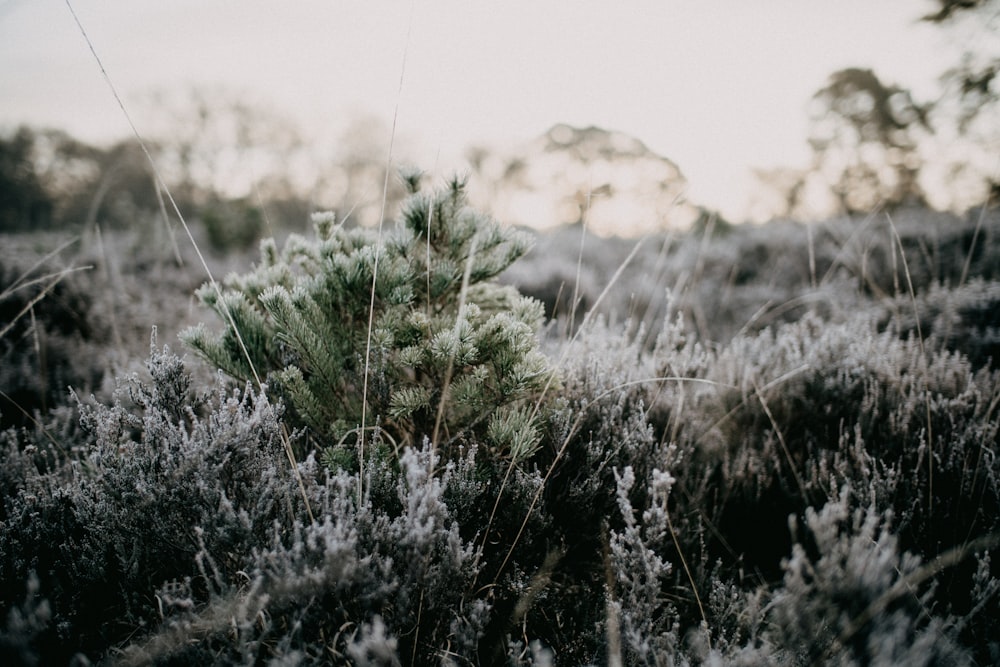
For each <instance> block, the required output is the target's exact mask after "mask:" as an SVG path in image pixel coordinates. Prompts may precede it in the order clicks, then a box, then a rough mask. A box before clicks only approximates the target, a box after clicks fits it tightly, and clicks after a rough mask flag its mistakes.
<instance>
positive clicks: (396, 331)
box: [184, 175, 550, 461]
mask: <svg viewBox="0 0 1000 667" xmlns="http://www.w3.org/2000/svg"><path fill="white" fill-rule="evenodd" d="M407 184H408V185H409V187H410V190H411V195H410V197H409V199H407V201H406V202H405V203H404V205H403V212H402V214H401V221H400V224H399V225H398V226H397V227H396V228H395V229H393V230H392V231H391V232H390V233H387V234H386V236H385V238H384V239H381V240H380V239H379V236H378V234H377V233H376V231H375V230H371V229H364V228H353V229H348V228H346V227H344V226H343V225H337V224H334V221H333V218H332V216H330V215H320V216H318V217H317V218H316V225H315V233H316V235H315V238H314V239H311V240H307V239H304V238H302V237H298V236H293V237H292V238H290V239H289V241H288V242H287V243H286V245H285V248H284V250H283V252H281V253H279V252H278V251H277V248H276V247H275V246H274V243H273V241H266V242H265V243H264V244H263V246H262V259H261V262H260V264H259V265H258V266H257V267H256V268H255V269H254V270H252V271H251V272H249V273H247V274H244V275H231V276H229V277H228V278H227V280H226V283H225V289H224V290H223V291H222V292H221V295H220V294H219V293H217V292H216V290H215V288H214V287H213V286H205V287H203V288H202V289H201V290H200V291H199V296H200V298H201V300H202V301H203V302H205V303H206V304H208V305H209V306H211V307H212V308H213V309H214V310H215V311H216V312H217V313H218V314H219V315H220V317H221V318H222V320H223V322H225V323H226V324H227V328H226V329H224V330H223V331H222V332H221V333H215V334H213V333H209V332H208V330H207V329H205V328H204V327H197V328H194V329H191V330H189V331H187V332H186V333H185V334H184V339H185V340H186V341H187V343H188V344H190V345H191V346H193V347H194V348H195V349H196V350H198V351H199V352H200V353H201V354H202V355H203V356H204V357H205V358H206V359H207V360H208V361H210V362H211V363H212V364H214V365H216V366H218V367H219V368H222V369H223V370H225V371H226V372H227V373H228V374H230V375H231V376H233V377H235V378H238V379H240V380H241V381H251V380H254V379H255V377H256V375H255V374H259V376H260V377H261V378H266V379H267V380H268V381H269V382H271V383H273V384H275V385H276V386H277V387H280V388H281V390H282V392H283V394H284V395H285V396H287V397H288V399H289V400H290V402H291V405H292V406H293V407H294V411H295V414H296V415H297V416H298V418H299V419H301V421H302V422H303V423H304V424H306V425H308V426H309V427H310V428H311V429H312V432H313V433H315V434H316V435H317V436H318V437H320V438H321V442H322V443H323V445H324V446H325V447H334V446H335V445H337V444H338V443H340V444H341V445H343V444H351V445H352V446H353V443H355V442H358V441H359V438H358V437H357V430H358V429H359V427H361V426H363V425H364V426H366V428H367V427H373V426H375V425H376V424H378V426H379V428H380V429H381V431H382V433H383V434H384V436H385V437H386V438H387V439H388V440H389V441H390V443H391V444H393V445H394V446H395V449H396V450H397V452H398V451H401V449H402V447H403V446H405V445H408V444H419V443H420V442H421V440H422V439H423V438H424V437H431V438H435V439H436V440H437V442H435V444H436V445H449V444H450V443H457V442H459V441H460V440H462V439H466V440H468V439H479V438H482V439H484V440H485V442H487V443H488V444H489V445H490V447H491V448H493V449H494V450H495V451H496V452H497V453H498V454H499V455H502V456H508V457H513V458H515V459H523V458H526V457H527V456H529V455H530V454H532V453H533V452H534V450H535V448H536V446H537V444H538V439H539V434H538V431H537V425H536V424H535V423H534V421H533V420H532V419H531V418H530V414H531V406H530V405H529V404H528V401H529V399H531V398H533V397H535V396H536V395H537V394H538V393H539V392H540V391H541V389H542V388H543V387H545V386H546V385H547V384H549V378H550V371H549V368H548V364H547V361H546V359H545V358H544V357H543V356H542V355H541V353H540V352H538V350H537V349H536V348H537V340H536V338H535V334H536V331H537V328H538V327H539V325H540V323H541V318H542V308H541V304H540V303H538V302H537V301H534V300H532V299H529V298H526V297H522V296H520V295H519V294H518V293H517V291H516V290H515V289H513V288H510V287H503V286H500V285H499V284H497V283H495V282H494V281H493V280H492V279H493V278H494V277H495V276H496V275H497V274H499V273H500V272H501V271H503V270H504V269H505V268H506V267H507V266H508V265H509V264H510V263H511V262H513V261H514V260H515V259H517V258H518V257H520V256H521V255H522V254H523V253H524V252H525V251H526V250H527V248H528V243H529V242H528V238H527V237H526V236H525V235H524V234H523V233H519V232H515V231H512V230H510V229H507V228H504V227H501V226H500V225H498V224H497V223H496V222H494V221H492V220H490V219H489V218H487V217H486V216H484V215H481V214H479V213H476V212H474V211H473V210H471V209H470V208H468V207H467V206H466V203H465V185H464V183H463V182H461V181H458V180H454V181H452V182H451V183H450V184H449V185H448V187H446V188H444V189H442V190H439V191H437V192H434V193H432V194H423V193H420V192H418V188H419V175H412V176H410V177H409V178H408V180H407ZM376 268H377V271H376ZM373 275H377V278H376V279H375V281H374V287H373V280H372V278H373ZM373 290H374V293H372V292H373ZM372 307H373V310H372ZM230 318H232V319H230ZM234 327H235V328H234ZM237 333H238V336H237ZM251 362H252V363H251ZM365 437H368V435H367V434H365ZM349 451H350V450H348V452H349ZM333 455H334V456H338V455H337V453H336V452H334V453H333ZM344 459H345V456H344V455H339V458H338V459H337V460H341V461H343V460H344Z"/></svg>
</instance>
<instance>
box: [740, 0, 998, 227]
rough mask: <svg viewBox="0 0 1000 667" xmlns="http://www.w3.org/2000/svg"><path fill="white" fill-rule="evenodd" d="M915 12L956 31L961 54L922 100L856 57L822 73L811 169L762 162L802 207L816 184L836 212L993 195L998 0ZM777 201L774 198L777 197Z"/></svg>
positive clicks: (790, 209) (787, 207)
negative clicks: (792, 172) (846, 65)
mask: <svg viewBox="0 0 1000 667" xmlns="http://www.w3.org/2000/svg"><path fill="white" fill-rule="evenodd" d="M934 6H935V10H934V11H933V12H931V13H929V14H927V15H925V16H923V17H922V19H921V20H923V21H926V22H928V23H932V24H935V25H939V26H941V27H942V28H943V29H947V30H949V31H951V32H952V33H953V34H954V36H955V37H956V39H960V40H961V42H960V43H961V44H962V49H963V53H962V55H961V58H960V62H959V63H958V64H957V65H955V66H954V67H952V68H950V69H948V70H947V71H945V72H943V73H942V74H941V76H940V83H941V90H940V92H939V94H938V95H937V96H935V97H934V98H933V99H928V100H921V99H918V97H917V96H916V95H915V94H914V93H913V92H911V91H910V90H909V89H908V88H906V87H904V86H902V85H899V84H896V83H889V82H887V81H885V80H884V79H882V78H881V77H880V76H879V75H878V74H876V72H874V71H873V70H871V69H867V68H863V67H853V68H847V69H842V70H839V71H837V72H834V73H833V74H831V75H830V77H829V79H828V80H827V82H826V85H824V86H823V87H822V88H821V89H819V90H818V91H817V92H816V93H815V95H814V96H813V105H812V108H811V130H810V136H809V143H810V145H811V147H812V150H813V162H812V165H811V167H810V168H809V169H807V170H802V171H798V172H797V173H796V175H795V177H794V178H789V175H790V174H789V171H788V170H774V171H762V172H759V174H758V176H759V178H760V180H761V181H763V182H764V183H765V184H767V185H769V186H770V187H771V188H772V189H774V190H775V191H778V192H780V193H781V196H782V197H783V198H784V201H783V204H782V206H783V210H777V211H775V212H776V213H777V214H779V215H789V216H801V215H803V214H804V211H805V209H806V206H805V204H804V199H805V198H806V196H807V195H808V194H815V192H816V190H817V184H819V185H820V187H821V188H822V189H825V190H826V194H827V195H828V197H827V198H828V199H830V200H832V202H833V203H834V204H835V207H836V208H837V209H839V211H840V212H844V213H858V212H865V211H870V210H872V209H873V208H875V207H878V206H882V207H889V208H892V207H895V206H899V205H903V204H931V205H933V206H935V207H938V208H952V209H962V208H966V207H968V206H971V205H975V204H979V203H982V202H984V201H991V202H993V203H994V204H995V203H996V202H997V196H998V195H1000V164H998V163H997V155H1000V85H998V78H997V75H998V73H1000V0H936V2H935V3H934ZM779 208H781V207H779Z"/></svg>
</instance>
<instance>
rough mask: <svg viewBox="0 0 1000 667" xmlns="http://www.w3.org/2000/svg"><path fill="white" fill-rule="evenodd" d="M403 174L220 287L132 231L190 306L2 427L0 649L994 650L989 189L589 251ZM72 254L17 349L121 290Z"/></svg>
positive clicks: (723, 657) (74, 654)
mask: <svg viewBox="0 0 1000 667" xmlns="http://www.w3.org/2000/svg"><path fill="white" fill-rule="evenodd" d="M405 180H406V182H407V183H408V187H409V189H410V191H411V195H410V197H409V198H408V199H407V200H406V202H405V203H404V204H403V206H402V208H401V210H400V212H399V214H398V216H397V222H396V224H391V223H387V224H386V229H385V230H383V231H381V232H379V231H377V230H374V229H368V228H362V227H356V226H352V225H351V224H348V223H344V222H341V221H338V220H337V219H335V218H334V217H332V216H326V215H321V216H318V217H317V218H316V219H315V228H314V230H313V232H312V233H311V234H303V235H299V236H293V237H291V238H289V239H288V240H287V241H286V242H285V243H284V244H283V245H282V249H281V250H280V251H279V249H278V248H279V246H278V244H277V243H275V242H273V241H270V240H268V241H265V242H264V243H263V244H262V246H261V252H260V255H259V257H258V258H256V259H255V260H250V259H239V260H235V262H234V263H235V266H233V265H232V264H231V265H230V266H231V267H232V268H234V269H235V271H234V272H233V273H232V274H231V275H230V276H229V277H228V278H227V279H226V280H224V281H223V282H222V283H221V284H220V286H219V288H218V289H217V288H215V287H213V286H206V287H203V288H201V289H199V290H197V293H198V298H199V299H200V301H201V302H202V303H203V304H205V305H206V306H207V307H195V306H193V305H192V303H193V302H192V300H191V296H190V295H191V293H192V292H193V291H195V290H194V287H195V286H194V285H193V284H192V283H193V282H194V281H193V280H192V273H193V270H192V269H191V268H190V266H183V267H182V266H178V265H177V263H176V261H175V259H168V260H167V261H165V262H164V263H163V264H162V265H160V266H161V268H162V271H163V272H162V273H157V274H155V275H154V274H153V273H152V272H150V271H148V270H143V269H142V268H138V267H136V266H129V265H128V264H127V263H122V264H120V265H118V267H117V270H119V271H124V272H128V273H129V274H130V275H132V276H134V279H135V280H142V276H143V275H146V276H147V277H149V278H153V279H154V280H157V281H158V282H159V283H160V285H161V288H162V286H163V285H167V286H170V287H171V288H176V291H177V292H179V294H177V295H176V297H175V298H176V299H177V301H178V303H176V304H166V303H164V304H161V305H162V306H163V307H164V308H169V309H170V312H171V313H175V314H176V313H187V315H186V317H187V318H188V319H187V321H188V322H190V323H191V324H194V323H196V322H198V321H203V322H204V325H203V326H202V327H200V328H197V327H196V328H194V329H189V330H188V332H187V333H186V334H184V339H185V341H186V344H187V345H188V346H189V347H185V348H178V343H177V342H175V341H174V340H173V336H172V335H171V336H169V337H168V336H164V335H163V334H162V333H160V334H159V337H158V338H157V337H155V336H154V339H153V341H152V344H151V345H150V342H149V330H148V328H145V327H139V326H137V325H136V324H135V323H134V322H131V323H128V324H129V326H120V327H119V331H120V335H121V337H125V338H128V337H130V336H131V337H134V336H135V335H137V333H136V330H137V329H140V328H145V329H146V330H145V331H143V332H142V335H143V336H144V337H145V343H144V345H145V346H147V347H148V349H149V354H148V358H147V360H146V362H145V364H144V366H143V367H142V368H138V367H136V366H134V365H128V364H119V365H118V366H117V367H109V368H108V369H99V370H100V371H101V372H103V376H102V377H105V378H107V380H102V379H101V378H95V377H92V376H90V375H87V374H86V373H85V372H81V371H78V370H74V367H69V368H68V370H66V371H65V372H66V375H64V376H61V377H56V378H55V379H52V380H47V383H48V384H47V385H46V387H48V388H51V387H50V385H54V384H55V383H57V382H58V383H65V384H72V385H73V386H75V387H76V388H77V391H76V393H75V394H74V395H73V397H72V398H70V397H69V396H68V395H67V394H64V395H63V396H64V399H63V401H62V402H61V404H60V405H53V403H54V402H56V401H54V400H53V398H52V396H53V394H52V393H51V392H50V393H47V394H44V395H45V397H46V398H45V401H46V402H45V403H41V402H39V403H34V404H31V405H25V406H24V407H27V408H28V410H27V412H28V413H29V414H30V415H31V417H32V419H30V420H25V421H17V422H15V423H16V425H17V427H16V428H10V429H8V430H6V431H5V432H4V433H3V436H2V442H0V446H2V448H3V466H0V497H2V503H0V628H2V630H0V662H3V663H4V664H87V663H93V662H107V663H109V664H137V665H138V664H164V665H167V664H178V665H179V664H185V665H187V664H288V665H293V664H386V665H391V664H456V665H460V664H482V665H493V664H552V663H554V664H560V665H563V664H568V665H578V664H581V665H582V664H650V665H665V664H709V665H728V664H737V665H756V664H792V665H799V664H800V665H812V664H838V665H854V664H857V665H862V664H878V665H890V664H915V665H954V664H982V665H985V664H995V663H996V662H997V661H1000V641H998V639H997V638H998V637H1000V597H998V596H1000V578H998V577H1000V572H998V568H1000V565H998V553H997V550H998V547H1000V538H998V535H1000V525H998V524H1000V476H998V475H1000V469H998V466H1000V464H998V462H997V459H996V451H997V445H998V429H1000V370H998V368H997V365H996V360H997V353H996V341H997V339H998V334H997V332H998V331H1000V322H998V321H997V317H998V315H997V314H998V313H1000V307H998V306H1000V303H998V299H1000V287H998V277H997V276H996V274H995V271H996V267H997V266H1000V263H998V262H997V261H995V260H996V258H997V254H998V253H1000V251H998V248H1000V245H998V244H997V232H998V231H1000V221H998V219H997V218H996V214H995V212H992V213H991V212H984V214H983V215H982V216H979V215H978V213H977V215H976V216H973V217H970V218H969V219H968V220H962V219H948V220H944V219H942V218H941V217H937V218H935V217H933V215H932V214H928V213H925V212H920V211H911V212H900V213H898V214H893V215H892V217H886V216H881V217H878V216H871V217H868V218H859V219H844V220H834V221H829V222H828V223H824V224H822V225H817V226H815V227H813V228H812V229H807V228H806V227H803V226H800V225H795V224H793V223H773V224H771V225H764V226H760V227H739V228H735V227H734V228H731V229H724V228H723V227H722V226H721V225H720V226H716V227H713V226H711V225H708V226H706V227H703V228H701V229H695V230H692V231H691V232H690V233H687V234H674V235H670V236H666V235H665V236H663V237H660V238H650V239H646V240H645V241H643V242H642V244H641V245H639V247H638V248H636V245H635V243H634V242H626V241H623V240H613V239H611V240H599V239H596V238H593V237H584V240H585V243H584V244H583V245H582V247H583V254H584V257H583V258H582V259H581V258H580V256H579V252H580V249H581V242H580V239H581V235H582V234H585V230H583V229H580V228H570V229H566V230H561V231H559V232H557V233H556V235H554V236H543V237H540V238H539V239H537V241H536V246H535V248H534V249H533V250H532V249H531V248H530V247H529V246H530V243H529V239H528V238H527V237H526V236H525V235H524V234H522V233H520V232H515V231H513V230H510V229H508V228H505V227H504V226H502V225H501V224H499V223H497V222H495V221H493V220H491V219H490V218H489V217H488V215H486V214H485V213H483V212H478V211H475V210H473V209H472V208H470V207H469V206H468V204H467V202H466V200H465V199H464V189H463V184H462V182H461V181H459V180H455V181H452V182H449V183H445V184H443V185H441V186H440V187H428V186H426V185H421V181H420V178H419V177H418V176H417V175H410V176H408V177H407V178H406V179H405ZM12 238H13V237H12ZM109 242H110V240H109ZM5 247H10V246H8V245H7V244H5ZM171 256H172V255H170V254H167V257H168V258H170V257H171ZM79 257H80V260H81V261H75V260H74V261H69V260H64V261H66V262H67V266H83V265H87V264H88V263H90V260H93V262H94V263H97V264H98V265H100V264H99V263H100V262H101V261H102V258H103V255H102V254H100V253H98V254H97V255H91V256H90V257H89V259H88V258H87V257H86V252H84V253H83V254H82V255H80V256H79ZM83 259H88V261H82V260H83ZM140 260H141V258H140V259H135V258H134V257H133V261H134V262H135V264H140ZM4 261H5V262H6V261H8V260H7V259H6V258H4ZM251 261H253V262H255V263H254V264H253V265H252V266H251ZM30 268H31V265H30V264H29V265H28V266H25V267H24V268H21V269H19V270H18V271H15V272H14V273H15V274H16V275H17V276H21V275H24V274H25V271H27V270H28V269H30ZM171 272H175V277H174V278H171V279H169V280H164V276H166V275H173V274H171ZM52 273H53V270H47V271H45V272H42V273H40V274H38V275H50V274H52ZM107 273H108V274H109V275H110V273H111V272H107ZM91 275H99V274H90V273H87V272H80V274H79V276H77V274H75V273H74V274H73V276H76V277H77V280H76V282H70V281H69V280H67V281H66V283H65V286H64V287H63V289H64V290H65V292H60V293H58V294H56V296H59V299H52V300H51V301H50V300H49V299H48V297H49V296H50V295H49V294H46V295H44V296H42V298H39V299H38V301H37V302H36V303H35V304H34V306H36V307H37V308H38V310H37V311H36V316H35V318H34V319H33V320H32V319H31V314H30V311H31V308H28V309H27V310H26V309H25V305H26V304H27V303H28V301H30V300H31V299H32V298H34V297H35V296H38V295H39V292H37V291H35V292H29V291H27V290H28V288H25V289H24V290H21V291H19V292H16V291H14V290H7V291H5V292H4V297H5V298H7V297H8V293H9V294H11V295H16V299H20V301H17V300H15V296H10V304H9V306H10V308H11V309H12V312H13V313H14V315H13V316H12V320H13V326H12V327H10V328H9V331H8V330H6V325H4V326H5V332H4V336H2V337H0V342H2V343H3V344H4V346H5V347H4V350H11V351H10V352H5V354H10V355H21V356H19V357H17V358H18V359H23V361H18V363H19V364H22V365H23V366H25V367H27V368H32V369H34V368H35V364H37V363H40V362H39V361H38V356H37V355H38V351H40V350H42V349H43V348H42V347H41V343H42V342H44V341H46V340H54V338H51V337H50V338H42V337H39V338H38V341H39V345H38V346H37V347H36V345H35V342H34V341H35V340H36V338H35V335H34V334H33V331H35V330H37V331H43V330H45V331H47V330H49V329H53V328H54V327H55V324H56V323H62V322H64V321H67V318H65V317H64V316H63V315H59V314H53V315H51V316H48V315H46V314H45V313H48V312H54V313H57V311H56V309H57V308H59V307H63V306H64V304H67V303H68V304H78V305H74V306H73V312H80V311H83V310H86V309H87V308H89V309H91V310H95V311H96V312H100V313H105V312H112V313H117V314H118V317H119V324H120V325H124V324H126V323H127V320H129V318H130V317H131V316H132V314H134V313H138V312H144V311H142V310H141V309H137V308H135V307H134V305H132V304H130V303H129V299H128V298H126V297H122V301H121V302H119V303H117V304H115V303H112V304H109V303H108V302H107V301H105V300H104V299H106V298H107V297H106V296H102V294H103V291H100V290H99V288H100V287H101V285H100V284H98V281H96V280H92V281H91V282H89V283H88V280H85V279H83V278H84V277H86V276H91ZM15 280H16V278H15ZM124 282H126V281H123V283H122V284H124ZM13 284H14V285H17V283H16V282H15V283H13ZM40 284H41V285H42V287H44V285H45V284H46V283H45V282H44V281H43V282H42V283H40ZM60 284H62V283H61V282H60ZM5 287H6V286H5ZM135 291H136V292H140V291H141V290H139V289H136V290H135ZM26 294H30V296H29V297H25V295H26ZM74 295H78V296H74ZM533 297H537V300H536V299H535V298H533ZM165 300H166V299H165ZM574 302H579V304H582V305H580V306H579V307H578V308H576V309H574V308H573V304H574ZM0 303H2V302H0ZM179 304H182V305H179ZM5 307H6V306H5ZM113 307H114V309H113ZM44 309H52V310H51V311H49V310H44ZM106 309H107V310H106ZM543 309H544V314H543ZM15 311H16V312H15ZM21 311H25V313H26V314H25V315H24V316H21V317H17V315H18V313H20V312H21ZM213 311H214V312H213ZM29 324H30V326H29ZM170 325H171V328H172V331H173V332H176V331H178V330H179V329H180V328H181V327H179V326H178V322H176V321H172V322H170ZM32 327H35V328H34V329H33V328H32ZM69 330H70V332H71V333H66V334H63V338H61V339H59V340H60V342H59V345H60V346H63V347H64V348H65V350H66V352H64V358H67V359H74V358H86V359H89V360H91V361H93V360H95V359H98V358H99V357H100V355H99V353H97V352H95V348H94V346H97V345H99V341H100V340H101V339H105V340H106V339H112V340H113V339H114V337H113V336H108V335H105V334H101V335H90V336H83V335H82V333H80V334H78V333H73V332H74V331H75V330H74V329H73V328H72V327H69ZM15 333H16V336H15ZM237 333H238V334H239V335H237ZM39 336H40V334H39ZM95 339H96V340H95ZM164 343H166V344H164ZM109 344H111V345H116V344H115V343H109ZM74 345H76V346H78V347H75V348H74V347H73V346H74ZM130 345H134V342H133V343H130V344H128V345H125V346H123V347H121V348H119V349H126V348H129V349H131V348H130V347H129V346H130ZM53 349H55V348H53ZM185 349H186V350H189V351H190V352H191V354H187V355H184V350H185ZM74 350H75V351H76V353H74ZM84 352H86V355H87V356H86V357H82V355H83V354H84ZM32 355H36V356H32ZM10 358H12V359H13V358H14V357H13V356H12V357H10ZM50 358H53V359H54V358H55V357H54V356H50ZM95 363H96V362H95ZM5 364H6V362H5ZM5 368H6V365H5ZM217 368H218V369H221V370H222V371H224V373H220V374H215V369H217ZM70 370H72V371H73V374H71V373H70ZM84 370H85V371H86V372H91V371H90V370H87V368H85V369H84ZM115 375H118V380H117V381H116V382H112V381H111V380H110V378H113V377H114V376H115ZM3 377H4V382H5V383H10V382H13V381H12V380H9V379H7V376H6V375H5V376H3ZM108 385H113V386H108ZM10 386H11V385H10V384H5V386H4V391H6V392H8V393H10V392H9V391H8V388H9V387H10ZM90 392H94V396H93V397H91V396H90ZM39 395H41V394H39ZM17 415H22V416H23V413H20V412H18V413H17ZM17 415H15V417H17ZM4 416H5V418H7V409H6V407H5V408H4Z"/></svg>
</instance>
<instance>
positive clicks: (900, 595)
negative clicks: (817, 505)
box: [767, 494, 972, 667]
mask: <svg viewBox="0 0 1000 667" xmlns="http://www.w3.org/2000/svg"><path fill="white" fill-rule="evenodd" d="M806 527H807V528H808V535H804V536H803V538H804V539H803V542H804V543H805V544H810V543H811V544H812V545H814V549H815V550H814V551H813V549H810V548H808V547H807V546H805V545H804V544H803V543H797V544H796V545H795V546H794V548H793V551H792V557H791V558H790V559H789V560H787V561H786V562H785V564H784V568H785V578H784V584H783V586H782V588H780V589H779V590H778V591H776V593H775V595H774V599H773V602H772V608H771V611H770V614H769V624H768V631H767V637H768V640H769V641H770V642H771V643H772V645H773V646H775V647H776V648H777V650H778V654H777V655H778V657H779V658H780V662H781V663H782V664H787V665H814V664H817V663H819V664H832V665H885V666H886V667H888V666H889V665H961V664H971V662H972V661H971V656H969V655H968V654H967V653H966V652H965V651H964V650H962V649H961V648H960V647H959V645H958V644H957V642H956V641H955V640H956V638H957V637H956V627H955V625H954V623H953V621H949V620H948V619H942V618H941V617H937V616H928V614H927V611H928V610H929V609H931V608H932V607H933V605H932V599H933V597H932V595H931V592H930V588H929V587H928V586H927V585H926V583H925V581H924V579H925V574H926V573H925V572H924V571H923V569H922V567H921V562H920V559H919V558H917V557H915V556H913V555H911V554H909V553H900V552H899V548H898V541H897V539H896V538H895V537H894V536H893V534H892V533H891V532H890V527H889V525H888V520H887V519H886V518H884V517H882V516H881V515H880V514H879V513H878V512H876V511H875V510H874V509H872V508H869V509H868V510H862V509H855V510H851V509H849V507H848V499H847V497H846V494H845V495H844V496H843V497H841V498H840V499H838V500H833V501H831V502H830V503H827V504H826V505H825V506H824V507H823V508H822V509H821V510H819V511H815V510H812V509H809V510H807V511H806ZM810 552H813V553H815V554H817V555H815V556H810ZM931 588H932V587H931Z"/></svg>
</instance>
